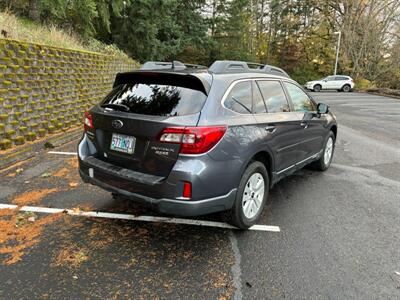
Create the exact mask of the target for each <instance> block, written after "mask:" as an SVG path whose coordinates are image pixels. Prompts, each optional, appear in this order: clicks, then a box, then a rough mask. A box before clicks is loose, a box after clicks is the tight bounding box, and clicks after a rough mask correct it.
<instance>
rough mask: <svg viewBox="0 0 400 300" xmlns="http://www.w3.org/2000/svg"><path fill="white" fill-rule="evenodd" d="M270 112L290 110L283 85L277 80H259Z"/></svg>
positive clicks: (258, 82)
mask: <svg viewBox="0 0 400 300" xmlns="http://www.w3.org/2000/svg"><path fill="white" fill-rule="evenodd" d="M257 84H258V86H259V87H260V90H261V94H262V96H263V98H264V101H265V105H266V106H267V111H268V112H269V113H277V112H288V111H290V108H289V103H288V102H287V99H286V96H285V93H284V91H283V88H282V85H281V84H280V82H279V81H276V80H260V81H257Z"/></svg>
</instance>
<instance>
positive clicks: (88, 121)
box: [83, 111, 94, 131]
mask: <svg viewBox="0 0 400 300" xmlns="http://www.w3.org/2000/svg"><path fill="white" fill-rule="evenodd" d="M83 128H84V129H85V131H88V130H89V129H93V128H94V127H93V118H92V115H91V114H90V113H89V112H88V111H86V112H85V115H84V119H83Z"/></svg>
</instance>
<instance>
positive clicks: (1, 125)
mask: <svg viewBox="0 0 400 300" xmlns="http://www.w3.org/2000/svg"><path fill="white" fill-rule="evenodd" d="M135 66H136V63H135V61H133V60H131V59H128V58H126V57H123V56H121V57H119V56H111V55H104V54H100V53H94V52H85V51H74V50H69V49H63V48H56V47H50V46H44V45H39V44H32V43H25V42H21V41H16V40H9V39H0V149H1V150H4V149H8V148H11V147H12V146H13V145H22V144H24V143H25V142H26V141H33V140H35V139H37V138H38V137H44V136H45V135H47V134H51V133H55V132H60V131H62V130H66V129H68V128H70V127H72V126H74V125H77V124H79V123H80V122H82V117H83V112H84V111H85V110H86V109H88V108H89V107H90V106H92V105H93V104H94V103H96V102H98V101H100V100H101V99H102V98H103V97H104V96H105V94H106V93H108V92H109V91H110V89H111V87H112V83H113V81H114V78H115V75H116V73H118V72H125V71H130V70H133V69H134V68H135Z"/></svg>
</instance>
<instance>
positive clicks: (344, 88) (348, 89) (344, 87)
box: [342, 84, 351, 93]
mask: <svg viewBox="0 0 400 300" xmlns="http://www.w3.org/2000/svg"><path fill="white" fill-rule="evenodd" d="M342 91H343V92H345V93H348V92H350V91H351V86H350V85H348V84H345V85H344V86H343V87H342Z"/></svg>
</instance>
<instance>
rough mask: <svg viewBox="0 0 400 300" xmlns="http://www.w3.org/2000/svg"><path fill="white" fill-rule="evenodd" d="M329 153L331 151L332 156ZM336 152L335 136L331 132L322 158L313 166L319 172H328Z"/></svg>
mask: <svg viewBox="0 0 400 300" xmlns="http://www.w3.org/2000/svg"><path fill="white" fill-rule="evenodd" d="M329 145H330V146H329ZM329 148H330V150H329ZM327 151H330V155H328V154H327ZM334 151H335V134H334V133H333V132H332V131H330V132H329V135H328V137H327V138H326V140H325V144H324V148H323V152H322V154H321V157H320V158H319V159H318V160H317V161H315V162H314V163H313V164H312V166H313V167H314V169H316V170H318V171H326V170H327V169H328V168H329V166H330V165H331V162H332V158H333V153H334Z"/></svg>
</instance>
